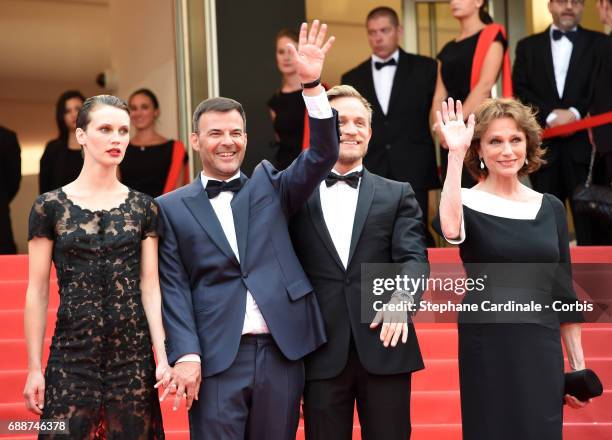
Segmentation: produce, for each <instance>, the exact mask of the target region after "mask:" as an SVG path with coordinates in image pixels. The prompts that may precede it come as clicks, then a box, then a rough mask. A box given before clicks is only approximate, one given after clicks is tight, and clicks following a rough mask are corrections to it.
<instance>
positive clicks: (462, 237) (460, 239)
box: [444, 216, 465, 244]
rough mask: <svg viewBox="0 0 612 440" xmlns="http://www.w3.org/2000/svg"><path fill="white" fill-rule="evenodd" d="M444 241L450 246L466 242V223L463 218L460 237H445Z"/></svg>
mask: <svg viewBox="0 0 612 440" xmlns="http://www.w3.org/2000/svg"><path fill="white" fill-rule="evenodd" d="M444 239H445V240H446V241H448V242H449V243H450V244H461V243H463V242H464V241H465V222H464V221H463V216H461V230H460V231H459V237H456V238H448V237H447V236H446V235H445V236H444Z"/></svg>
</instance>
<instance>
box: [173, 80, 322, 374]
mask: <svg viewBox="0 0 612 440" xmlns="http://www.w3.org/2000/svg"><path fill="white" fill-rule="evenodd" d="M303 97H304V102H305V104H306V109H307V110H308V115H309V116H311V117H313V118H317V119H327V118H331V117H332V115H333V112H332V109H331V106H330V105H329V101H328V100H327V95H326V94H325V92H322V93H320V94H319V95H317V96H314V97H311V96H303ZM239 177H240V170H238V171H237V172H236V174H234V175H233V176H232V177H231V178H230V179H228V181H229V180H232V179H236V178H239ZM208 180H209V177H208V176H206V174H204V172H202V174H201V181H202V185H203V186H204V188H206V184H207V183H208ZM233 198H234V193H233V192H231V191H222V192H220V193H219V195H218V196H217V197H215V198H213V199H210V204H211V205H212V208H213V210H214V211H215V214H216V215H217V218H218V219H219V223H221V227H222V228H223V233H224V234H225V238H226V239H227V241H228V243H229V245H230V247H231V248H232V251H234V255H236V259H237V260H238V262H240V253H239V252H238V241H237V239H236V228H235V226H234V214H233V212H232V207H231V202H232V199H233ZM246 293H247V295H246V310H245V315H244V323H243V325H242V334H243V335H244V334H249V333H252V334H261V333H269V332H270V330H269V329H268V325H267V324H266V320H265V319H264V317H263V315H262V314H261V311H260V310H259V307H258V306H257V303H256V302H255V298H253V295H252V294H251V292H249V290H247V292H246ZM186 361H192V362H201V360H200V356H198V355H197V354H195V353H191V354H186V355H184V356H181V357H180V358H179V359H178V360H177V361H176V362H177V363H179V362H186Z"/></svg>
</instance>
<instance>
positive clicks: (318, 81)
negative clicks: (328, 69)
mask: <svg viewBox="0 0 612 440" xmlns="http://www.w3.org/2000/svg"><path fill="white" fill-rule="evenodd" d="M319 84H321V78H317V79H315V80H314V81H313V82H309V83H304V84H302V88H303V89H314V88H315V87H316V86H318V85H319Z"/></svg>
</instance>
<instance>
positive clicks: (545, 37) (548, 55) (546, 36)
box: [540, 26, 559, 96]
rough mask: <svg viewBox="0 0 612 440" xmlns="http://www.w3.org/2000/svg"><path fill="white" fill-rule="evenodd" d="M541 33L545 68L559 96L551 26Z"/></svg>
mask: <svg viewBox="0 0 612 440" xmlns="http://www.w3.org/2000/svg"><path fill="white" fill-rule="evenodd" d="M540 35H541V38H540V53H541V54H542V55H543V61H544V70H545V72H546V76H547V77H548V80H549V81H550V83H551V84H552V87H553V91H554V93H555V95H556V96H559V92H557V81H556V80H555V67H554V64H553V59H552V48H551V46H550V45H551V43H550V26H549V27H548V28H546V30H545V31H544V32H542V33H541V34H540Z"/></svg>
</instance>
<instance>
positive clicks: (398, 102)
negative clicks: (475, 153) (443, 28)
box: [341, 6, 440, 246]
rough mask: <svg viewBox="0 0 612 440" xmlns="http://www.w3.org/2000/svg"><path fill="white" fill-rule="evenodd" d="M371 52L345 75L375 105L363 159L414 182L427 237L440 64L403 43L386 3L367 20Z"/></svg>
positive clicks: (380, 171)
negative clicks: (405, 48)
mask: <svg viewBox="0 0 612 440" xmlns="http://www.w3.org/2000/svg"><path fill="white" fill-rule="evenodd" d="M366 27H367V32H368V42H369V43H370V47H371V48H372V56H371V57H370V58H368V59H367V60H366V61H364V62H363V63H361V64H360V65H359V66H357V67H355V68H354V69H352V70H350V71H349V72H347V73H345V74H344V75H342V79H341V83H342V84H348V85H351V86H353V87H355V89H357V91H358V92H359V93H360V94H361V95H363V97H364V98H365V99H366V100H368V101H369V102H370V103H371V104H372V107H373V110H374V112H373V115H372V132H373V134H372V140H371V141H370V146H369V149H368V154H367V156H366V157H365V159H364V164H365V165H366V166H367V168H368V169H369V170H370V172H372V173H374V174H378V175H379V176H382V177H386V178H388V179H393V180H398V181H400V182H410V183H411V185H412V187H413V188H414V193H415V196H416V199H417V201H418V203H419V206H420V207H421V211H422V212H423V222H424V224H425V233H426V234H427V243H428V245H429V246H433V245H434V241H433V237H432V236H431V234H430V233H429V229H428V228H427V226H428V224H429V222H428V191H429V190H430V189H435V188H439V187H440V181H439V179H438V172H437V167H436V154H435V147H434V142H433V139H432V137H431V132H430V129H429V120H428V114H429V111H430V109H431V102H432V99H433V94H434V90H435V87H436V76H437V72H438V71H437V65H436V62H435V61H434V60H433V59H431V58H427V57H423V56H420V55H413V54H409V53H406V52H404V51H403V50H402V49H401V48H400V47H399V42H400V38H401V36H402V27H401V26H400V24H399V19H398V16H397V13H396V12H395V11H394V10H393V9H391V8H388V7H385V6H382V7H378V8H375V9H373V10H372V11H370V13H369V14H368V17H367V20H366Z"/></svg>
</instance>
